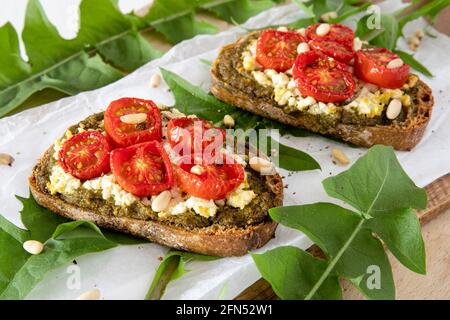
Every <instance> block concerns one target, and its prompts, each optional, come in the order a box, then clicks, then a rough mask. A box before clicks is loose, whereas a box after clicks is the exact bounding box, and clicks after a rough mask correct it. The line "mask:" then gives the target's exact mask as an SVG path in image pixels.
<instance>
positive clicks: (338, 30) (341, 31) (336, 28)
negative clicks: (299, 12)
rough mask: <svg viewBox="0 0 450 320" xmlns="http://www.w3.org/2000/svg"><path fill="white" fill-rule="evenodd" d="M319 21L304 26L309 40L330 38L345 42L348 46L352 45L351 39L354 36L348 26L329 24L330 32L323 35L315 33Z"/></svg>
mask: <svg viewBox="0 0 450 320" xmlns="http://www.w3.org/2000/svg"><path fill="white" fill-rule="evenodd" d="M319 25H320V23H316V24H313V25H310V26H309V27H308V28H306V36H307V37H308V39H310V40H331V41H336V42H339V43H343V44H346V45H348V46H353V39H354V38H355V33H354V32H353V30H352V29H350V28H349V27H346V26H344V25H342V24H338V23H336V24H330V32H328V33H327V34H326V35H324V36H319V35H317V33H316V29H317V27H318V26H319Z"/></svg>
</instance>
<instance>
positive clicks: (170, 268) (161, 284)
mask: <svg viewBox="0 0 450 320" xmlns="http://www.w3.org/2000/svg"><path fill="white" fill-rule="evenodd" d="M216 259H219V258H218V257H212V256H206V255H202V254H196V253H190V252H184V251H177V250H170V251H169V252H168V253H167V254H166V256H165V257H164V259H163V261H162V262H161V263H160V265H159V267H158V269H157V270H156V273H155V276H154V277H153V281H152V284H151V285H150V289H149V290H148V292H147V294H146V296H145V299H146V300H159V299H161V297H162V296H163V295H164V292H165V290H166V287H167V285H168V284H169V282H171V281H173V280H176V279H178V278H180V277H181V276H183V275H184V274H185V273H186V272H189V270H187V269H186V268H185V266H186V262H188V261H190V260H199V261H212V260H216Z"/></svg>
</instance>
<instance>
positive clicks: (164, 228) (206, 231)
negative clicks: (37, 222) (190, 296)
mask: <svg viewBox="0 0 450 320" xmlns="http://www.w3.org/2000/svg"><path fill="white" fill-rule="evenodd" d="M51 150H52V148H50V149H49V150H47V152H51ZM44 159H45V157H42V158H40V159H39V160H38V163H37V164H36V166H35V167H34V169H33V172H32V175H31V176H30V178H29V184H30V189H31V193H32V195H33V197H34V198H35V200H36V201H37V203H39V204H40V205H41V206H44V207H46V208H48V209H50V210H51V211H53V212H55V213H57V214H59V215H61V216H63V217H66V218H69V219H72V220H85V221H90V222H93V223H95V224H96V225H98V226H100V227H104V228H108V229H112V230H116V231H119V232H123V233H128V234H131V235H133V236H136V237H139V238H144V239H147V240H150V241H152V242H155V243H158V244H162V245H165V246H168V247H171V248H175V249H179V250H185V251H189V252H195V253H200V254H206V255H211V256H219V257H227V256H242V255H245V254H247V253H248V251H250V250H253V249H257V248H260V247H262V246H263V245H265V244H266V243H267V242H268V241H269V240H270V239H271V238H273V237H274V233H275V230H276V228H277V225H278V223H276V222H275V221H272V220H269V221H267V222H263V223H260V224H257V225H253V226H249V227H247V228H233V229H231V228H219V227H215V226H212V227H207V228H198V229H195V230H188V229H184V228H182V227H179V226H175V225H169V224H165V223H162V222H159V221H151V220H150V221H144V220H138V219H133V218H129V217H117V216H114V215H112V214H111V215H108V216H106V215H100V214H97V213H95V212H92V211H90V210H86V209H83V208H80V207H77V206H75V205H72V204H69V203H67V202H65V201H63V200H62V199H60V198H59V197H57V196H55V195H51V194H49V193H48V192H46V191H45V190H42V189H41V188H40V187H39V184H38V183H37V176H38V175H39V173H40V170H42V168H43V167H44V166H45V163H44ZM266 183H267V185H268V186H269V187H270V188H271V190H272V191H273V192H274V194H275V195H276V198H275V202H274V206H280V205H282V203H283V182H282V180H281V177H280V175H279V174H275V175H272V176H267V178H266Z"/></svg>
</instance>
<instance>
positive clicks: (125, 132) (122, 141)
mask: <svg viewBox="0 0 450 320" xmlns="http://www.w3.org/2000/svg"><path fill="white" fill-rule="evenodd" d="M135 113H145V114H147V119H146V120H145V121H144V122H141V123H138V124H128V123H124V122H122V121H121V120H120V117H121V116H124V115H127V114H135ZM105 130H106V133H108V136H110V137H111V139H112V140H113V141H114V143H115V144H117V146H119V147H127V146H130V145H133V144H137V143H141V142H146V141H152V140H157V141H161V139H162V125H161V113H160V111H159V109H158V107H156V105H155V104H154V103H153V101H151V100H143V99H137V98H122V99H119V100H115V101H113V102H111V104H110V105H109V107H108V109H107V110H106V112H105Z"/></svg>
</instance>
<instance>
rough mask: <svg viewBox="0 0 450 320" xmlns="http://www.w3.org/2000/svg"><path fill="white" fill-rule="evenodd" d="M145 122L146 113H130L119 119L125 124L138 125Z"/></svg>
mask: <svg viewBox="0 0 450 320" xmlns="http://www.w3.org/2000/svg"><path fill="white" fill-rule="evenodd" d="M146 120H147V114H146V113H131V114H126V115H123V116H121V117H120V121H122V122H123V123H126V124H139V123H142V122H145V121H146Z"/></svg>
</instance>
